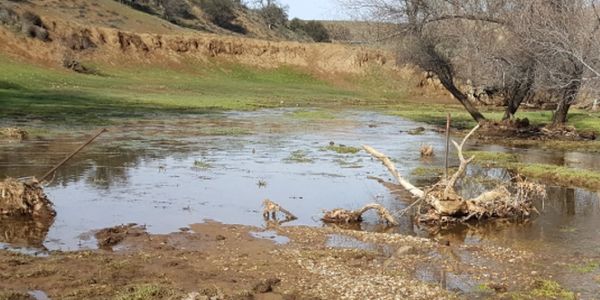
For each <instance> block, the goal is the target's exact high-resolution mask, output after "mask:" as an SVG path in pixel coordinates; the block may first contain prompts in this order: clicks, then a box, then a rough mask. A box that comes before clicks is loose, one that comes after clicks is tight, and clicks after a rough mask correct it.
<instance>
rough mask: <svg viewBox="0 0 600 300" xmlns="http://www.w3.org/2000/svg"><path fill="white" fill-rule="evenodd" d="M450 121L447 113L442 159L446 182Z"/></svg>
mask: <svg viewBox="0 0 600 300" xmlns="http://www.w3.org/2000/svg"><path fill="white" fill-rule="evenodd" d="M450 121H451V116H450V113H448V116H447V118H446V154H445V157H444V166H445V168H444V179H445V180H446V181H448V153H449V152H450Z"/></svg>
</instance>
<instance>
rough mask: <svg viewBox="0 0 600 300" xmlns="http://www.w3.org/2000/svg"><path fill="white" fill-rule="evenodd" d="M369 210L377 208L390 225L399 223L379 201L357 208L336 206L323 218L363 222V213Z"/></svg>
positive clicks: (331, 221)
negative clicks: (348, 208) (349, 208)
mask: <svg viewBox="0 0 600 300" xmlns="http://www.w3.org/2000/svg"><path fill="white" fill-rule="evenodd" d="M369 210H375V211H376V212H377V214H378V215H379V217H380V218H381V219H382V220H384V221H385V222H386V223H388V224H390V225H398V222H396V219H394V216H392V214H391V213H390V212H389V211H388V210H387V209H386V208H385V207H383V206H382V205H380V204H377V203H371V204H367V205H365V206H363V207H362V208H361V209H357V210H346V209H342V208H336V209H334V210H331V211H328V212H325V214H324V215H323V217H322V218H321V220H323V222H325V223H338V224H339V223H341V224H348V223H360V222H362V215H363V214H364V213H366V212H367V211H369Z"/></svg>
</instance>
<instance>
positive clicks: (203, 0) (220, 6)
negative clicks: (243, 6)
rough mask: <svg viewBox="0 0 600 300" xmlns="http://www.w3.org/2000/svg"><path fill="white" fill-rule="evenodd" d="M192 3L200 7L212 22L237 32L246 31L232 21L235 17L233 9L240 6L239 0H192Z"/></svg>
mask: <svg viewBox="0 0 600 300" xmlns="http://www.w3.org/2000/svg"><path fill="white" fill-rule="evenodd" d="M194 3H196V4H198V5H199V6H200V8H202V10H203V11H204V13H205V14H206V15H207V16H208V18H209V20H210V21H211V22H212V23H213V24H215V25H217V26H219V27H222V28H225V29H228V30H231V31H235V32H238V33H246V29H245V28H244V27H242V26H240V25H237V24H233V23H232V21H233V20H235V18H236V15H235V9H236V7H238V6H240V1H239V0H194Z"/></svg>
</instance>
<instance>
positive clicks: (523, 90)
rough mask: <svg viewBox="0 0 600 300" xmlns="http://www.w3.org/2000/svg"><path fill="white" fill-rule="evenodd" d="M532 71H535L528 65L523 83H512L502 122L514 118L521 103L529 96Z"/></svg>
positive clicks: (532, 80) (531, 85)
mask: <svg viewBox="0 0 600 300" xmlns="http://www.w3.org/2000/svg"><path fill="white" fill-rule="evenodd" d="M534 71H535V69H534V67H533V65H529V66H528V67H527V70H526V73H527V77H526V80H525V81H524V82H521V81H517V82H514V83H513V88H512V89H511V91H510V96H509V98H508V99H507V102H508V103H507V106H506V110H505V112H504V116H503V117H502V120H508V119H510V118H511V117H512V116H514V115H515V113H517V110H518V109H519V107H520V106H521V103H523V101H525V99H527V97H528V96H529V95H530V92H531V88H532V87H533V84H534V81H535V74H534Z"/></svg>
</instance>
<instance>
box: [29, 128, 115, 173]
mask: <svg viewBox="0 0 600 300" xmlns="http://www.w3.org/2000/svg"><path fill="white" fill-rule="evenodd" d="M107 131H108V129H106V128H103V129H102V130H100V131H99V132H98V133H96V134H95V135H94V136H92V137H91V138H90V139H88V140H87V141H86V142H85V143H84V144H83V145H81V146H79V147H78V148H77V149H75V151H73V152H72V153H71V154H69V155H67V157H65V158H64V159H63V160H62V161H61V162H59V163H58V164H56V166H54V167H53V168H52V169H50V171H48V172H46V174H44V175H43V176H42V177H41V178H40V181H44V180H46V179H47V178H48V177H49V176H50V175H52V173H54V172H56V170H58V168H60V167H61V166H62V165H64V164H65V163H66V162H67V161H69V160H70V159H71V158H73V156H75V155H76V154H77V153H79V152H80V151H81V150H83V148H85V147H86V146H87V145H89V144H91V143H92V142H93V141H94V140H95V139H96V138H97V137H99V136H100V135H101V134H103V133H105V132H107Z"/></svg>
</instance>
